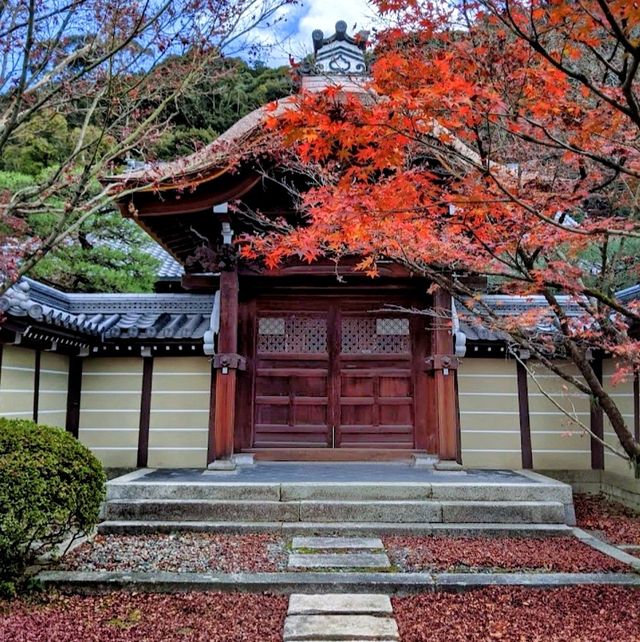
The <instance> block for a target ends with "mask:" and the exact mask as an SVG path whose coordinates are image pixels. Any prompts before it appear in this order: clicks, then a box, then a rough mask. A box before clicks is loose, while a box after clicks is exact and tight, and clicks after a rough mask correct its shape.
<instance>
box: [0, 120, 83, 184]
mask: <svg viewBox="0 0 640 642" xmlns="http://www.w3.org/2000/svg"><path fill="white" fill-rule="evenodd" d="M69 134H70V133H69V127H68V124H67V121H66V120H65V117H64V116H63V115H62V114H49V113H46V112H39V113H37V114H36V115H35V116H34V117H33V118H31V120H29V121H28V122H27V123H25V125H23V126H22V127H20V128H19V129H17V130H16V132H15V134H14V136H13V137H12V138H11V141H10V142H9V143H8V144H7V146H6V148H5V151H4V153H3V155H2V158H0V169H3V170H6V171H12V172H20V173H22V174H28V175H30V176H37V175H38V174H40V173H41V172H42V170H44V169H45V168H47V167H51V166H52V165H57V164H59V163H61V162H62V161H63V160H64V159H65V158H67V157H68V155H69V154H70V153H71V151H72V140H71V138H70V135H69Z"/></svg>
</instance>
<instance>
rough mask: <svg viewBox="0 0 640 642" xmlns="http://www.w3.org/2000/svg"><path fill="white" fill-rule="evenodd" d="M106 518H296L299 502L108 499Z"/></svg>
mask: <svg viewBox="0 0 640 642" xmlns="http://www.w3.org/2000/svg"><path fill="white" fill-rule="evenodd" d="M105 518H106V519H107V520H112V519H115V520H127V519H133V520H144V521H154V520H159V521H187V522H189V521H209V520H215V521H221V522H224V521H245V520H247V521H252V522H284V521H286V522H297V521H300V506H299V504H296V503H284V502H271V501H262V502H261V501H253V500H252V501H232V500H199V499H166V500H154V499H124V500H120V499H119V500H111V501H108V502H107V505H106V511H105Z"/></svg>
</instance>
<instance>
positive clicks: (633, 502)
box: [536, 470, 640, 511]
mask: <svg viewBox="0 0 640 642" xmlns="http://www.w3.org/2000/svg"><path fill="white" fill-rule="evenodd" d="M536 472H539V473H541V474H542V475H546V476H547V477H552V478H553V479H557V480H559V481H563V482H565V483H567V484H570V485H571V487H572V488H573V490H574V491H575V492H577V493H587V494H590V495H597V494H598V493H602V494H604V495H605V496H606V497H608V498H609V499H611V500H614V501H617V502H620V503H621V504H624V505H625V506H629V508H633V509H635V510H639V511H640V479H633V478H632V477H627V476H625V475H620V474H618V473H613V472H610V471H607V470H538V471H536Z"/></svg>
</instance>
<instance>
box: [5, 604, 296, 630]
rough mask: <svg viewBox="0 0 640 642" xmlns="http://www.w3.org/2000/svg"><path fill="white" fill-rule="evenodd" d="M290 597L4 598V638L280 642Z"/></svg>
mask: <svg viewBox="0 0 640 642" xmlns="http://www.w3.org/2000/svg"><path fill="white" fill-rule="evenodd" d="M287 602H288V599H287V597H286V596H273V595H255V594H237V593H235V594H233V593H183V594H179V595H141V594H130V593H111V594H109V595H105V596H90V597H80V596H71V597H65V596H48V597H44V598H43V599H42V601H40V602H34V603H30V602H28V601H26V600H16V601H14V602H0V642H78V641H79V640H82V642H102V641H104V640H108V641H109V642H132V641H134V640H136V641H138V640H140V641H142V640H144V642H176V641H180V642H186V641H187V640H188V641H189V642H200V641H202V642H205V641H206V642H214V641H215V642H279V641H280V640H281V639H282V627H283V625H284V618H285V614H286V609H287Z"/></svg>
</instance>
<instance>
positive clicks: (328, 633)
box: [283, 615, 400, 642]
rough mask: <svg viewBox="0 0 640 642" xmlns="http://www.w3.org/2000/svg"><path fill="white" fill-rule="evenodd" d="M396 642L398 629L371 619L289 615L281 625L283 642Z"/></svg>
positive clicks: (386, 620) (383, 619)
mask: <svg viewBox="0 0 640 642" xmlns="http://www.w3.org/2000/svg"><path fill="white" fill-rule="evenodd" d="M341 638H342V639H345V640H354V641H355V640H399V639H400V637H399V635H398V625H397V624H396V622H395V620H393V619H392V618H389V617H383V616H374V615H290V616H288V617H287V619H286V620H285V623H284V634H283V640H284V642H298V641H308V640H340V639H341Z"/></svg>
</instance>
